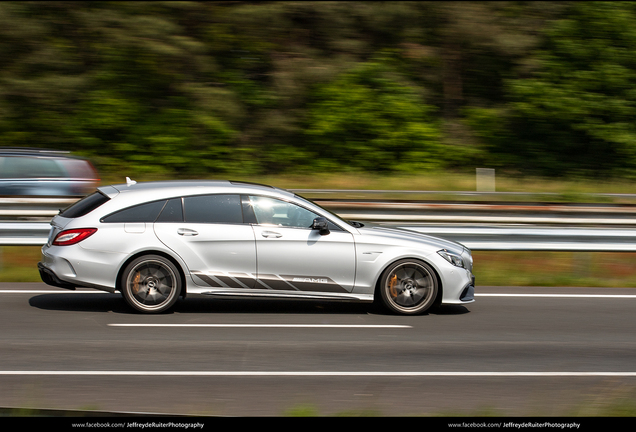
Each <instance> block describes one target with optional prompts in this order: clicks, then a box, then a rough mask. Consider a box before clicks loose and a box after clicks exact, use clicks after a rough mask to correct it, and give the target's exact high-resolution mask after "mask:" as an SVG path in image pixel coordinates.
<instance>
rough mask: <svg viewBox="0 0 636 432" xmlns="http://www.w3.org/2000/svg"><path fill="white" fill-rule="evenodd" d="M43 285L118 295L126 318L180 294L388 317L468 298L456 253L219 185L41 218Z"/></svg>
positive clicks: (264, 189) (420, 238)
mask: <svg viewBox="0 0 636 432" xmlns="http://www.w3.org/2000/svg"><path fill="white" fill-rule="evenodd" d="M51 225H52V227H51V232H50V235H49V238H48V241H47V243H46V245H45V246H44V247H43V248H42V261H41V262H40V263H39V264H38V267H39V270H40V274H41V276H42V280H43V281H44V282H46V283H47V284H50V285H53V286H58V287H63V288H70V289H73V288H75V287H90V288H97V289H101V290H106V291H109V292H115V291H119V292H121V293H122V295H123V297H124V299H125V300H126V302H127V303H128V304H129V305H130V306H131V307H132V308H134V309H136V310H137V311H141V312H147V313H153V312H164V311H167V310H169V309H171V308H172V307H173V306H174V305H175V303H176V302H177V300H178V299H179V298H180V297H185V295H186V293H195V294H207V295H211V296H217V297H220V296H234V297H237V296H249V297H253V298H255V297H275V298H292V299H319V300H355V301H369V302H370V301H373V300H374V299H378V300H381V301H382V302H383V303H384V304H385V305H386V307H387V308H388V309H389V310H391V311H393V312H395V313H399V314H407V315H412V314H418V313H422V312H424V311H426V310H427V309H428V308H429V307H431V306H432V305H434V304H466V303H470V302H473V301H474V300H473V295H474V277H473V275H472V265H473V261H472V256H471V252H470V250H468V249H467V248H465V247H464V246H462V245H460V244H458V243H454V242H451V241H447V240H442V239H439V238H435V237H430V236H427V235H423V234H419V233H417V232H412V231H407V230H400V229H392V228H386V227H381V226H373V225H369V224H361V223H358V222H347V221H344V220H342V219H340V218H339V217H338V216H336V215H334V214H332V213H330V212H329V211H327V210H325V209H323V208H321V207H320V206H318V205H316V204H315V203H313V202H311V201H308V200H306V199H304V198H302V197H300V196H297V195H295V194H293V193H291V192H288V191H285V190H282V189H277V188H273V187H268V186H263V185H254V184H249V183H242V182H229V181H174V182H140V183H135V182H133V181H130V182H127V183H126V184H120V185H113V186H105V187H100V188H98V189H97V191H96V192H95V193H93V194H91V195H88V196H86V197H85V198H83V199H81V200H80V201H78V202H76V203H75V204H73V205H72V206H70V207H69V208H67V209H65V210H63V211H62V212H60V214H59V215H57V216H55V217H54V218H53V220H52V221H51Z"/></svg>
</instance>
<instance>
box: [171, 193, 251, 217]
mask: <svg viewBox="0 0 636 432" xmlns="http://www.w3.org/2000/svg"><path fill="white" fill-rule="evenodd" d="M183 206H184V214H185V221H186V222H190V223H223V224H242V223H243V211H242V210H241V198H240V196H239V195H199V196H192V197H185V198H184V199H183Z"/></svg>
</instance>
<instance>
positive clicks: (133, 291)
mask: <svg viewBox="0 0 636 432" xmlns="http://www.w3.org/2000/svg"><path fill="white" fill-rule="evenodd" d="M121 291H122V295H123V296H124V299H125V300H126V302H127V303H128V304H129V305H130V306H131V307H133V308H134V309H136V310H138V311H140V312H145V313H160V312H165V311H168V310H169V309H170V308H172V307H173V306H174V304H175V303H176V302H177V300H178V298H179V294H180V293H181V278H180V277H179V270H178V269H177V267H176V266H175V265H174V264H173V263H172V262H171V261H170V260H168V259H166V258H164V257H162V256H159V255H144V256H141V257H139V258H137V259H135V260H133V261H132V262H131V263H130V264H128V265H127V266H126V269H125V270H124V272H123V274H122V279H121Z"/></svg>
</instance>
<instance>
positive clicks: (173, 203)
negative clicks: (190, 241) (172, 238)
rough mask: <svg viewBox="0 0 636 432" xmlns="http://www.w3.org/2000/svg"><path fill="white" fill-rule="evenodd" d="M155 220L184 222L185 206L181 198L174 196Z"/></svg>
mask: <svg viewBox="0 0 636 432" xmlns="http://www.w3.org/2000/svg"><path fill="white" fill-rule="evenodd" d="M155 222H183V206H182V205H181V198H173V199H171V200H169V201H168V204H166V206H165V207H164V208H163V211H162V212H161V214H160V215H159V217H158V218H157V220H156V221H155Z"/></svg>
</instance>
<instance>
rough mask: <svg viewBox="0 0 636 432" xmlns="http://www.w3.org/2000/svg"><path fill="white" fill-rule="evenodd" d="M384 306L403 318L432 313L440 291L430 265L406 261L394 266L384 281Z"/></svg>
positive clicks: (396, 263)
mask: <svg viewBox="0 0 636 432" xmlns="http://www.w3.org/2000/svg"><path fill="white" fill-rule="evenodd" d="M379 289H380V295H381V297H382V302H383V303H384V305H385V306H386V307H387V308H388V309H389V310H390V311H392V312H394V313H398V314H401V315H416V314H421V313H423V312H425V311H426V310H428V309H429V308H430V307H431V306H432V305H433V304H434V303H435V299H436V298H437V292H438V290H439V287H438V282H437V277H436V276H435V271H434V270H433V268H432V267H431V266H429V265H428V264H426V263H424V262H422V261H418V260H415V259H405V260H400V261H397V262H395V263H393V264H391V265H390V266H389V267H388V268H387V269H386V270H385V271H384V272H383V273H382V277H381V278H380V286H379Z"/></svg>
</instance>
